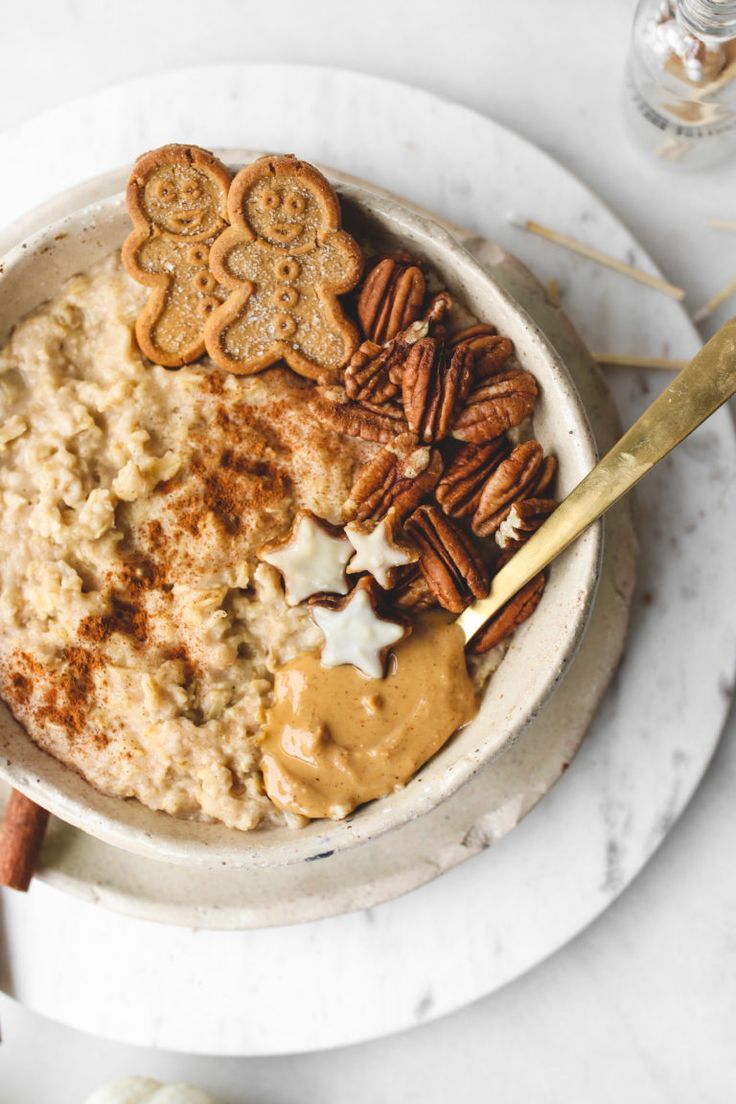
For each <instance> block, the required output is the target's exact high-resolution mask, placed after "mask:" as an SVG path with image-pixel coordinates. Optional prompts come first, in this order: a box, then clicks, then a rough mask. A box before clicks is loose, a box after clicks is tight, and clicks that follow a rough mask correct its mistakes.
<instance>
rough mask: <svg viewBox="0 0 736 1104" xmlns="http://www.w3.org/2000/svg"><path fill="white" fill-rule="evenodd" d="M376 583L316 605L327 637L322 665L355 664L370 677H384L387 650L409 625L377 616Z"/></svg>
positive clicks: (314, 610)
mask: <svg viewBox="0 0 736 1104" xmlns="http://www.w3.org/2000/svg"><path fill="white" fill-rule="evenodd" d="M373 585H375V584H371V583H368V585H367V586H364V585H362V583H359V584H358V585H357V586H356V588H355V590H354V591H353V593H352V594H351V595H350V597H349V598H345V599H343V601H342V602H337V603H335V604H334V605H333V606H327V605H314V606H313V608H312V617H313V618H314V620H315V621H316V623H317V625H319V627H320V629H321V630H322V632H323V633H324V638H325V643H324V647H323V648H322V666H323V667H340V666H341V665H342V664H344V663H352V665H353V667H357V668H358V670H359V671H362V672H363V674H364V675H368V677H369V678H375V679H379V678H382V677H383V672H384V668H385V665H386V655H387V653H388V650H389V648H390V647H391V646H392V645H393V644H396V643H398V641H399V640H401V638H402V637H403V636H405V635H406V633H407V628H406V626H405V625H400V624H398V623H397V622H395V621H384V620H383V618H381V617H379V616H378V614H377V613H376V607H375V597H374V594H373V590H372V586H373Z"/></svg>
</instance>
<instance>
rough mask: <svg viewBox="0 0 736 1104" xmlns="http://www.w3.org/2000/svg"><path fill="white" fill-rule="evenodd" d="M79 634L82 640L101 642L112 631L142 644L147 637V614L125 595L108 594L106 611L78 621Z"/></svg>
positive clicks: (108, 636) (107, 637)
mask: <svg viewBox="0 0 736 1104" xmlns="http://www.w3.org/2000/svg"><path fill="white" fill-rule="evenodd" d="M78 632H79V635H80V637H81V638H82V639H83V640H91V641H93V642H94V643H96V644H102V643H103V642H104V641H105V640H109V638H110V637H111V636H112V634H113V633H122V634H123V635H124V636H129V637H130V638H131V640H133V641H134V642H135V643H136V644H139V645H140V644H144V643H145V641H146V639H147V637H148V614H147V613H146V611H145V610H144V609H142V608H141V607H140V606H136V605H135V604H134V603H133V602H131V601H129V600H128V598H127V597H124V596H123V595H121V594H119V593H113V594H111V596H110V608H109V610H108V611H107V612H106V613H102V614H93V615H92V616H90V617H85V618H84V620H83V621H80V623H79V629H78Z"/></svg>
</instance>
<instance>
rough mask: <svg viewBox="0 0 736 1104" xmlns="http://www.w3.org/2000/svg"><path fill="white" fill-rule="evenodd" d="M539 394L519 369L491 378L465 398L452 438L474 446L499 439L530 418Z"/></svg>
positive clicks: (532, 378)
mask: <svg viewBox="0 0 736 1104" xmlns="http://www.w3.org/2000/svg"><path fill="white" fill-rule="evenodd" d="M538 393H539V391H538V388H537V384H536V380H535V379H534V376H532V375H530V373H529V372H523V371H521V369H514V370H512V371H509V372H499V373H498V374H497V375H495V376H491V377H490V378H489V379H487V380H484V381H483V382H482V383H481V384H480V385H479V386H478V387H476V388H475V389H474V390H473V391H471V393H470V395H468V399H467V402H466V404H465V407H464V409H463V410H462V411H461V413H460V416H459V417H458V418H457V420H456V422H455V425H454V427H453V430H452V435H453V437H457V438H458V440H460V441H471V442H472V443H473V444H476V445H481V444H483V443H484V442H486V441H491V440H493V438H494V437H500V436H501V435H502V434H503V433H505V432H506V430H507V429H512V428H513V427H514V426H517V425H520V424H521V422H523V421H524V419H525V418H528V417H529V415H530V414H531V413H532V411H533V410H534V403H535V401H536V398H537V395H538Z"/></svg>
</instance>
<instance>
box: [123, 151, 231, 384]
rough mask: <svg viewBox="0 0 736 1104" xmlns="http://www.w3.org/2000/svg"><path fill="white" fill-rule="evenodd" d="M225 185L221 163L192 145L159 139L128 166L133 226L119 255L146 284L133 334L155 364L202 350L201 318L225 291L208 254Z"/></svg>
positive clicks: (176, 362) (177, 361)
mask: <svg viewBox="0 0 736 1104" xmlns="http://www.w3.org/2000/svg"><path fill="white" fill-rule="evenodd" d="M229 185H230V173H229V172H228V170H227V169H226V168H225V166H224V165H223V164H222V163H221V162H220V161H218V160H217V158H216V157H214V156H213V155H212V154H211V153H208V152H207V150H202V149H199V148H198V147H197V146H175V145H173V146H163V147H162V148H161V149H158V150H152V151H151V152H150V153H146V154H144V155H143V156H142V157H139V158H138V160H137V161H136V163H135V165H134V166H133V172H132V173H131V176H130V180H129V182H128V190H127V195H126V198H127V203H128V210H129V212H130V216H131V218H132V220H133V224H134V230H133V233H132V234H131V235H130V237H129V238H128V239H127V241H126V242H125V245H124V246H123V263H124V264H125V267H126V269H127V270H128V273H129V274H130V275H131V276H132V277H133V278H134V279H135V280H137V281H138V282H139V283H141V284H145V285H146V286H148V287H150V288H151V289H152V290H151V294H150V295H149V297H148V301H147V302H146V305H145V307H144V308H143V310H142V311H141V313H140V315H139V316H138V320H137V322H136V336H137V338H138V344H139V346H140V348H141V350H142V351H143V352H144V353H145V354H146V356H147V357H149V359H150V360H152V361H154V362H155V363H156V364H163V365H164V366H165V367H168V368H176V367H180V366H181V365H182V364H189V363H190V362H191V361H193V360H196V359H197V358H198V357H200V356H202V355H203V353H204V351H205V348H204V324H205V320H206V318H207V317H208V315H209V314H210V313H211V312H212V311H213V310H214V309H215V308H216V307H218V306H219V305H220V303H221V302H222V300H223V298H224V292H223V291H222V289H221V288H220V287H219V286H218V284H217V281H216V279H215V277H214V276H213V275H212V272H211V271H210V266H209V255H210V246H211V245H212V243H213V242H214V241H215V239H216V238H217V236H218V234H219V233H220V232H221V231H222V230H223V228H224V227H225V226H226V224H227V193H228V187H229Z"/></svg>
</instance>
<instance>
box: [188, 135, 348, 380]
mask: <svg viewBox="0 0 736 1104" xmlns="http://www.w3.org/2000/svg"><path fill="white" fill-rule="evenodd" d="M228 213H229V217H230V223H231V225H230V227H229V228H228V229H227V230H225V231H224V233H223V234H222V235H221V236H220V237H219V238H218V239H217V241H216V243H215V245H214V246H213V247H212V250H211V255H210V266H211V268H212V272H213V274H214V276H215V278H216V279H217V280H218V281H219V283H221V284H223V285H224V286H225V287H227V288H228V289H230V295H229V297H228V299H227V301H226V302H225V303H224V304H223V305H222V306H221V307H218V308H217V309H216V310H215V311H213V313H212V314H211V315H210V317H209V318H208V319H207V323H206V325H205V342H206V345H207V352H208V353H209V354H210V356H211V357H212V359H213V360H214V361H215V363H217V364H219V365H220V367H221V368H226V369H228V370H229V371H231V372H238V373H242V374H248V375H249V374H251V373H253V372H260V371H261V370H262V369H263V368H267V367H268V366H269V365H270V364H274V363H275V362H276V361H278V360H285V361H286V363H287V364H288V365H289V366H290V367H291V368H292V369H293V370H294V371H295V372H298V373H299V375H301V376H306V377H307V378H308V379H335V378H336V377H337V375H338V373H339V372H340V369H341V368H343V367H344V366H345V365H346V364H347V362H348V360H349V359H350V357H351V355H352V353H353V352H354V350H355V349H356V347H357V345H358V333H357V330H356V328H355V326H354V325H353V324H352V322H350V321H349V319H348V318H347V317H346V316H345V314H344V313H343V310H342V308H341V306H340V304H339V302H338V298H337V296H338V295H342V294H344V293H345V292H347V291H350V290H351V289H352V288H353V287H355V285H356V284H357V282H358V280H359V279H360V274H361V270H362V260H363V258H362V253H361V250H360V246H359V245H358V244H357V242H355V241H354V240H353V239H352V238H351V237H350V235H349V234H347V233H346V232H345V231H344V230H341V229H340V205H339V202H338V199H337V196H336V195H335V192H334V191H333V189H332V188H331V186H330V185H329V183H328V182H327V180H325V178H324V176H322V174H321V173H320V172H318V171H317V169H315V168H313V166H312V165H308V164H307V163H306V162H305V161H297V159H296V158H295V157H292V156H281V157H275V156H274V157H270V156H269V157H261V158H259V159H258V160H257V161H255V162H254V163H253V164H252V165H247V166H246V167H245V168H244V169H241V170H240V172H239V173H238V174H237V176H236V177H235V179H234V180H233V183H232V186H231V188H230V194H229V197H228Z"/></svg>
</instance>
